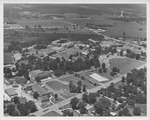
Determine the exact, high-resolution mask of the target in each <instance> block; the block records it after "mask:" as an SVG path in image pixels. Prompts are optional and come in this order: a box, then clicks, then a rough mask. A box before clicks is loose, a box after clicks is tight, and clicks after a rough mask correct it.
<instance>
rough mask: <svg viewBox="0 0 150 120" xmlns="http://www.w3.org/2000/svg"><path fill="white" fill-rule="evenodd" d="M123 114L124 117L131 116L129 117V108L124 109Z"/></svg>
mask: <svg viewBox="0 0 150 120" xmlns="http://www.w3.org/2000/svg"><path fill="white" fill-rule="evenodd" d="M122 112H123V115H125V116H130V115H129V110H128V108H126V107H125V108H123V110H122Z"/></svg>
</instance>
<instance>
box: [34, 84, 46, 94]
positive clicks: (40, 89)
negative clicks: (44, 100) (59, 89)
mask: <svg viewBox="0 0 150 120" xmlns="http://www.w3.org/2000/svg"><path fill="white" fill-rule="evenodd" d="M32 89H33V91H35V92H37V93H38V94H39V95H40V96H42V95H43V94H47V93H48V91H46V90H45V89H44V88H42V87H41V86H40V85H34V86H32Z"/></svg>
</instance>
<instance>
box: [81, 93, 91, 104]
mask: <svg viewBox="0 0 150 120" xmlns="http://www.w3.org/2000/svg"><path fill="white" fill-rule="evenodd" d="M88 97H89V96H88V94H87V93H84V94H83V95H82V100H83V101H85V102H86V103H88V99H89V98H88Z"/></svg>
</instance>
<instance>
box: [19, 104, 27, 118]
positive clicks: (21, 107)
mask: <svg viewBox="0 0 150 120" xmlns="http://www.w3.org/2000/svg"><path fill="white" fill-rule="evenodd" d="M17 108H18V110H19V111H20V114H21V116H27V115H28V113H29V110H28V109H27V106H26V104H17Z"/></svg>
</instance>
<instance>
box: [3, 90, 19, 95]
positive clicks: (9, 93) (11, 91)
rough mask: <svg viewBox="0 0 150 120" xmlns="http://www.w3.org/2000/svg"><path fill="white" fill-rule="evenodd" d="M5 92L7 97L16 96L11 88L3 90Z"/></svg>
mask: <svg viewBox="0 0 150 120" xmlns="http://www.w3.org/2000/svg"><path fill="white" fill-rule="evenodd" d="M5 92H6V93H7V94H8V95H9V96H13V95H17V93H16V91H15V90H14V89H12V88H9V89H5Z"/></svg>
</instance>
